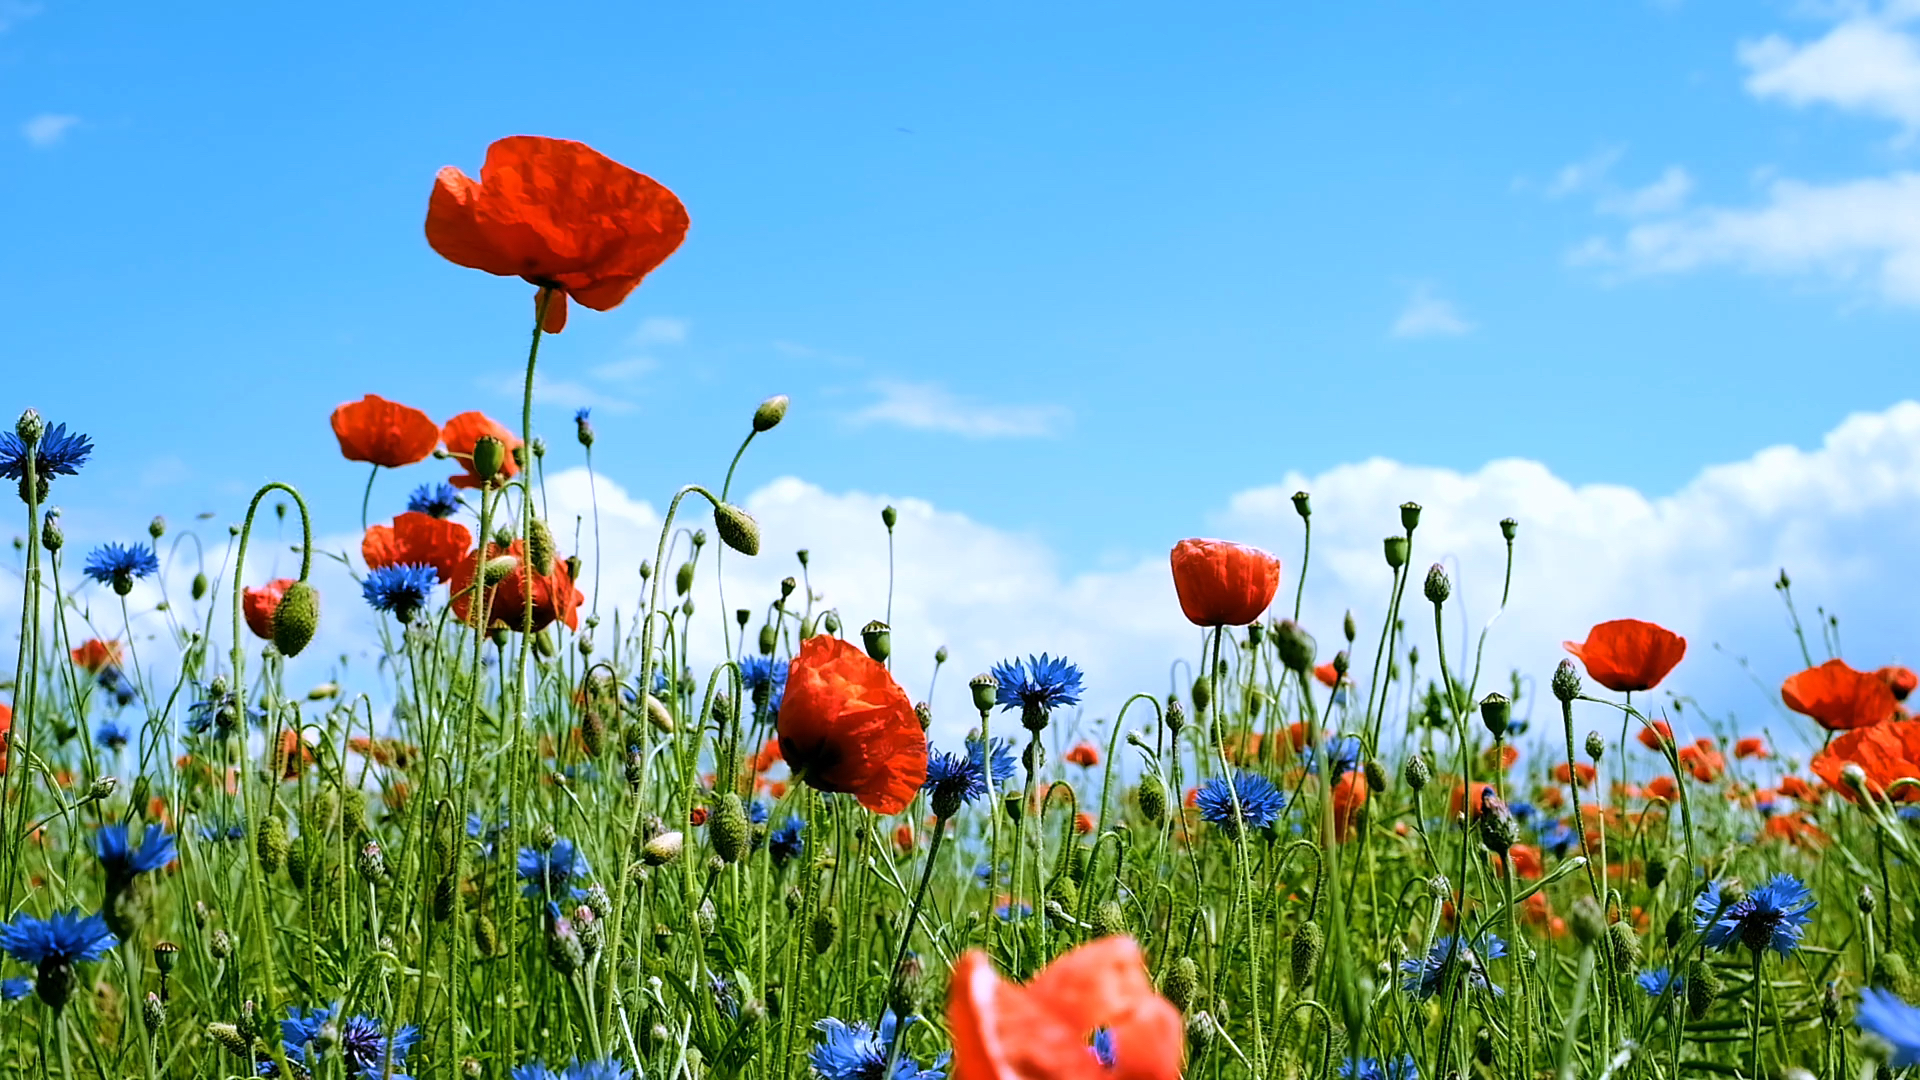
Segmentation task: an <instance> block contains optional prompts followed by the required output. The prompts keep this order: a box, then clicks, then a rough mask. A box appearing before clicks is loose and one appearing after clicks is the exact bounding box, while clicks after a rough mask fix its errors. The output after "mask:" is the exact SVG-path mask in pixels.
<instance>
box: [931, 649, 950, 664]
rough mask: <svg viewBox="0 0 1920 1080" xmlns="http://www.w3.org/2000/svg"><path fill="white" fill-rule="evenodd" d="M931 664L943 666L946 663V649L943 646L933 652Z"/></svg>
mask: <svg viewBox="0 0 1920 1080" xmlns="http://www.w3.org/2000/svg"><path fill="white" fill-rule="evenodd" d="M933 662H934V663H935V664H944V663H946V662H947V647H946V646H945V645H942V646H940V647H939V648H937V649H935V650H933Z"/></svg>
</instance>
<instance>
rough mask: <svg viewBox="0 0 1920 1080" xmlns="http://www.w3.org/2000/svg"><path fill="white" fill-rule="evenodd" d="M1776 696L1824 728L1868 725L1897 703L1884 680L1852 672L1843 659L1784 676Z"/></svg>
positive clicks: (1883, 716)
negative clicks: (1784, 679) (1778, 695)
mask: <svg viewBox="0 0 1920 1080" xmlns="http://www.w3.org/2000/svg"><path fill="white" fill-rule="evenodd" d="M1780 699H1781V700H1782V701H1785V702H1786V703H1787V708H1789V709H1792V710H1793V711H1794V712H1797V713H1799V714H1801V715H1802V716H1811V717H1813V719H1814V720H1815V721H1816V722H1818V723H1819V725H1820V726H1821V727H1823V728H1826V729H1827V730H1828V731H1851V730H1853V729H1854V728H1863V727H1871V726H1872V725H1874V724H1878V723H1879V722H1881V721H1882V720H1885V719H1886V718H1888V717H1890V716H1892V715H1893V711H1894V709H1895V708H1896V707H1897V706H1898V705H1899V702H1897V701H1895V700H1894V698H1893V691H1892V690H1890V689H1888V688H1887V684H1886V681H1885V680H1884V679H1882V678H1880V676H1878V675H1876V674H1874V673H1873V672H1870V671H1856V670H1855V669H1853V668H1851V667H1848V666H1847V663H1846V661H1844V660H1829V661H1827V662H1826V663H1824V664H1821V665H1820V666H1819V667H1816V668H1808V669H1807V670H1805V671H1802V672H1800V673H1799V674H1797V675H1789V676H1787V681H1786V682H1783V683H1781V684H1780Z"/></svg>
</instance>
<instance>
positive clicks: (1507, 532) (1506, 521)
mask: <svg viewBox="0 0 1920 1080" xmlns="http://www.w3.org/2000/svg"><path fill="white" fill-rule="evenodd" d="M1519 531H1520V523H1519V522H1517V521H1515V520H1513V519H1512V518H1501V519H1500V535H1501V536H1503V537H1505V538H1506V541H1507V542H1508V543H1512V542H1513V534H1514V533H1517V532H1519Z"/></svg>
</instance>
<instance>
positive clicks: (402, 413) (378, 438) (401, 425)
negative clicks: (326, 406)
mask: <svg viewBox="0 0 1920 1080" xmlns="http://www.w3.org/2000/svg"><path fill="white" fill-rule="evenodd" d="M333 436H334V438H336V439H339V440H340V454H341V456H342V457H345V458H346V459H347V460H348V461H365V462H369V463H371V464H374V465H380V466H384V467H386V468H389V469H397V468H399V467H400V466H402V465H411V464H413V463H414V462H416V461H425V460H427V456H428V455H429V454H432V453H433V448H434V447H436V446H438V445H440V426H439V425H438V424H435V423H434V422H433V420H432V419H431V418H430V417H428V416H427V414H426V413H423V412H421V411H420V410H419V409H413V408H409V407H407V406H405V405H400V404H397V403H395V402H392V401H388V400H387V399H386V398H383V397H381V396H379V395H378V394H368V395H367V396H366V397H363V398H361V399H360V400H359V401H350V402H348V403H346V404H345V405H342V406H340V407H339V408H337V409H335V410H333Z"/></svg>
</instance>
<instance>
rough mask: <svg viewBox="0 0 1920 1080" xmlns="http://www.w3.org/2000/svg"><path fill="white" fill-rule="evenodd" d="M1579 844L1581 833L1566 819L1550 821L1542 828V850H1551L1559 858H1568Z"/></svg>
mask: <svg viewBox="0 0 1920 1080" xmlns="http://www.w3.org/2000/svg"><path fill="white" fill-rule="evenodd" d="M1579 846H1580V834H1579V833H1576V832H1574V831H1573V826H1571V825H1568V824H1567V823H1566V822H1564V821H1549V822H1547V823H1546V825H1544V826H1542V827H1541V829H1540V848H1541V850H1543V851H1550V852H1552V853H1553V854H1554V855H1555V856H1557V857H1559V858H1562V859H1564V858H1566V857H1567V855H1568V853H1570V852H1572V851H1573V849H1574V848H1577V847H1579Z"/></svg>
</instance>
